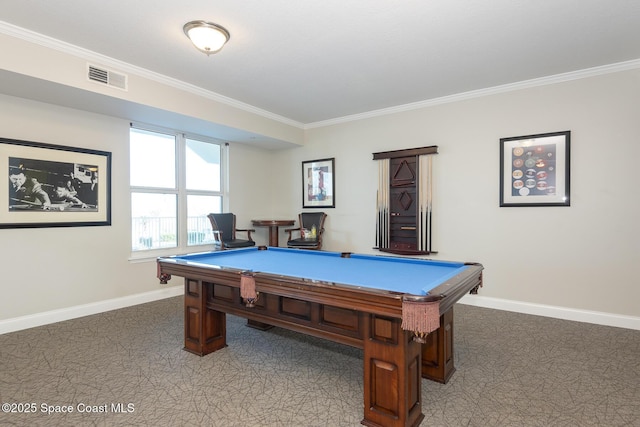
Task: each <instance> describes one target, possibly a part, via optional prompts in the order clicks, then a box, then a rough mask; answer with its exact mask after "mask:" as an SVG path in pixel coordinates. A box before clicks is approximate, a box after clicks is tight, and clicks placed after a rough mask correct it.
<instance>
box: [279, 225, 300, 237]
mask: <svg viewBox="0 0 640 427" xmlns="http://www.w3.org/2000/svg"><path fill="white" fill-rule="evenodd" d="M282 231H284V232H285V233H289V240H291V233H293V232H294V231H302V229H301V228H300V227H298V228H287V229H286V230H282Z"/></svg>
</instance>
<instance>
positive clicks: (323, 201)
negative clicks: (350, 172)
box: [302, 158, 336, 208]
mask: <svg viewBox="0 0 640 427" xmlns="http://www.w3.org/2000/svg"><path fill="white" fill-rule="evenodd" d="M334 167H335V159H334V158H331V159H319V160H309V161H304V162H302V207H303V208H335V207H336V200H335V193H336V182H335V174H334Z"/></svg>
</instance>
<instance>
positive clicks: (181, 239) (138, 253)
mask: <svg viewBox="0 0 640 427" xmlns="http://www.w3.org/2000/svg"><path fill="white" fill-rule="evenodd" d="M133 129H135V130H140V131H143V132H151V133H158V134H163V135H168V136H173V137H174V138H175V162H176V164H175V174H176V176H175V187H174V188H171V187H146V186H133V185H131V176H129V251H130V253H131V255H130V259H132V260H135V259H146V258H151V257H153V258H155V257H158V256H166V255H175V254H181V253H185V252H198V251H203V250H208V249H209V248H210V247H211V245H212V244H211V243H203V244H196V245H189V244H188V234H189V233H188V232H189V230H188V216H187V197H188V196H192V195H196V196H217V197H220V210H221V212H224V211H225V209H226V204H227V200H228V185H227V180H228V176H229V168H228V166H229V163H228V161H227V159H228V147H229V143H228V142H226V141H223V140H220V139H217V138H212V137H207V136H203V135H198V134H193V133H188V132H184V131H179V130H175V129H169V128H163V127H159V126H153V125H147V124H140V123H131V126H130V132H131V130H133ZM129 135H131V134H129ZM187 139H190V140H194V141H198V142H204V143H209V144H214V145H218V146H219V148H220V189H219V190H218V191H213V190H189V189H187V188H186V181H187V179H186V167H187V166H186V161H187V159H186V145H187ZM128 149H129V152H130V150H131V137H129V145H128ZM128 163H129V171H130V168H131V157H129V162H128ZM133 193H147V194H175V195H176V197H177V202H176V246H174V247H169V248H152V249H141V250H133V247H132V244H131V242H132V239H133V226H132V223H133V212H132V205H131V200H132V195H133Z"/></svg>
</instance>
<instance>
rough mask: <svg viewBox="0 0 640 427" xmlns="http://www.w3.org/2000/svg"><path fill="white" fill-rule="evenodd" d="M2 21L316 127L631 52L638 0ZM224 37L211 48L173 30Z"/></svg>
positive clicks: (448, 2) (297, 2) (155, 7)
mask: <svg viewBox="0 0 640 427" xmlns="http://www.w3.org/2000/svg"><path fill="white" fill-rule="evenodd" d="M0 7H1V9H0V21H4V22H5V23H8V24H11V25H15V26H17V27H21V28H23V29H26V30H29V31H33V32H36V33H39V34H42V35H45V36H47V37H51V38H52V39H55V40H59V41H63V42H66V43H69V44H71V45H74V46H78V47H81V48H84V49H87V50H89V51H92V52H95V53H97V54H101V55H105V56H107V57H110V58H113V59H115V60H118V61H121V62H124V63H127V64H131V65H133V66H135V67H139V68H143V69H146V70H150V71H153V72H155V73H159V74H161V75H165V76H168V77H171V78H173V79H177V80H179V81H182V82H185V83H189V84H192V85H195V86H197V87H199V88H202V89H204V90H207V91H211V92H214V93H216V94H219V95H222V96H224V97H228V98H231V99H233V100H236V101H240V102H241V103H244V104H247V105H250V106H253V107H256V108H258V109H261V110H263V111H266V112H269V113H270V114H274V115H277V116H280V117H282V118H286V119H287V120H290V121H293V122H295V123H298V124H300V125H310V124H311V125H312V124H314V123H315V124H318V123H319V122H323V121H330V120H333V119H337V118H344V117H347V116H351V115H357V114H362V113H367V112H372V111H376V110H380V109H388V108H393V107H398V106H402V105H406V104H411V103H416V102H422V101H426V100H433V99H437V98H442V97H447V96H452V95H456V94H463V93H467V92H471V91H477V90H483V89H487V88H494V87H499V86H503V85H509V84H513V83H516V82H522V81H527V80H530V79H539V78H544V77H549V76H554V75H558V74H563V73H571V72H576V71H579V70H585V69H589V68H593V67H601V66H605V65H609V64H617V63H623V62H627V61H636V60H638V59H640V1H638V0H484V1H481V0H475V1H474V0H395V1H392V0H321V1H320V0H316V1H311V0H242V1H240V0H221V1H212V0H189V1H170V0H164V1H162V0H135V1H132V0H109V1H87V0H64V1H51V0H0ZM192 20H207V21H212V22H215V23H218V24H220V25H222V26H224V27H225V28H226V29H227V30H229V32H230V33H231V39H230V41H229V43H228V44H227V46H225V47H224V48H223V49H222V51H221V52H219V53H218V54H215V55H211V56H206V55H205V54H203V53H201V52H199V51H197V50H196V49H195V48H194V47H193V46H192V45H191V43H190V42H189V40H188V39H187V38H186V37H185V35H184V33H183V31H182V26H183V25H184V24H185V23H186V22H188V21H192Z"/></svg>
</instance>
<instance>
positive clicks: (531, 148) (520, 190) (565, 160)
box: [500, 131, 571, 207]
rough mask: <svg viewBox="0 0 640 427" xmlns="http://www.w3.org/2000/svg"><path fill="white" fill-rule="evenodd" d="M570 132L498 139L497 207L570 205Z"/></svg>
mask: <svg viewBox="0 0 640 427" xmlns="http://www.w3.org/2000/svg"><path fill="white" fill-rule="evenodd" d="M570 154H571V131H562V132H550V133H541V134H536V135H526V136H516V137H510V138H501V139H500V206H501V207H509V206H516V207H518V206H570V205H571V200H570V197H569V195H570V184H571V180H570V178H571V174H570Z"/></svg>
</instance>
